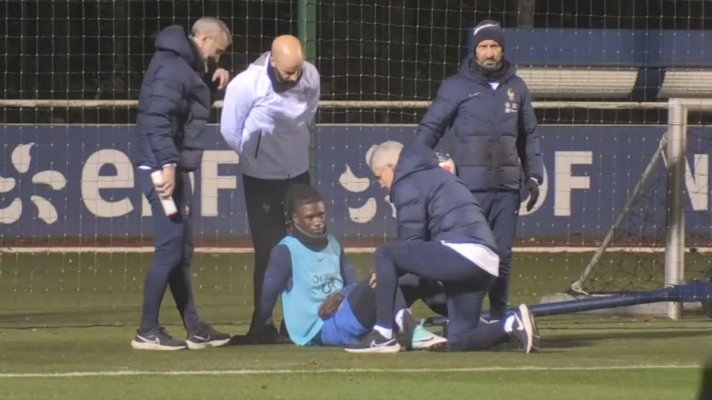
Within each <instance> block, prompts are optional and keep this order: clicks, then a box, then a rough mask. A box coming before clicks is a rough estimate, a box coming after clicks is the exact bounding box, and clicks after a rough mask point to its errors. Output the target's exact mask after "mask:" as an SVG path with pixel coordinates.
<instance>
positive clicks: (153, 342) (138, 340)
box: [131, 326, 187, 351]
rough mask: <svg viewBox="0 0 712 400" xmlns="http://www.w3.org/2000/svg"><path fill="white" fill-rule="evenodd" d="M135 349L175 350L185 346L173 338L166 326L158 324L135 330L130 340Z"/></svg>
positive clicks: (182, 342)
mask: <svg viewBox="0 0 712 400" xmlns="http://www.w3.org/2000/svg"><path fill="white" fill-rule="evenodd" d="M131 347H132V348H134V349H135V350H159V351H176V350H183V349H185V348H186V347H187V345H186V343H185V342H184V341H182V340H177V339H173V337H172V336H171V335H169V334H168V332H166V328H164V327H162V326H159V327H156V328H153V329H149V330H141V329H139V330H137V331H136V337H135V338H134V340H133V341H132V342H131Z"/></svg>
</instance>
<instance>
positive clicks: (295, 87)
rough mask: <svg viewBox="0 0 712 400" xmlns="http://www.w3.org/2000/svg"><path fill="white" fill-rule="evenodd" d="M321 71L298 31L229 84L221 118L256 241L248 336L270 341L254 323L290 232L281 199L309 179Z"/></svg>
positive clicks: (280, 40) (278, 41)
mask: <svg viewBox="0 0 712 400" xmlns="http://www.w3.org/2000/svg"><path fill="white" fill-rule="evenodd" d="M319 92H320V77H319V72H318V71H317V69H316V67H314V65H312V64H311V63H309V62H307V61H305V60H304V52H303V50H302V45H301V43H300V42H299V39H297V38H296V37H294V36H291V35H284V36H279V37H277V38H276V39H274V41H273V42H272V48H271V50H270V51H269V52H267V53H264V54H263V55H262V56H260V57H259V58H258V59H257V61H255V62H254V63H252V64H251V65H250V66H249V67H248V68H247V69H246V70H245V71H243V72H242V73H240V74H239V75H237V76H236V77H235V79H233V80H232V81H231V82H230V84H229V85H228V87H227V90H226V93H225V100H224V105H223V110H222V116H221V120H220V132H221V133H222V136H223V138H225V141H226V142H227V144H228V145H230V147H231V148H232V149H234V150H235V151H236V152H237V154H238V155H239V157H240V165H241V167H242V174H243V175H242V176H243V182H244V190H245V205H246V206H247V221H248V224H249V226H250V234H251V236H252V243H253V246H254V249H255V269H254V276H253V285H254V286H253V287H254V299H253V301H254V303H253V304H254V313H253V316H252V323H251V324H250V330H249V333H248V338H250V339H251V340H252V341H255V342H269V341H271V340H272V339H273V337H267V336H266V335H267V333H270V332H271V333H272V334H274V335H275V336H274V337H276V329H275V328H274V325H273V323H272V321H271V319H270V320H269V321H268V324H269V325H270V326H269V327H262V326H255V325H256V324H258V323H257V316H258V315H260V310H259V309H258V308H259V306H260V299H261V288H262V283H263V280H264V275H265V271H266V269H267V263H268V262H269V255H270V252H271V251H272V248H273V247H274V246H276V245H277V243H279V241H280V240H282V238H284V237H285V236H286V234H287V229H286V225H285V223H284V207H283V205H282V201H283V200H284V196H285V195H286V193H287V189H288V188H289V186H290V185H292V184H295V183H301V184H307V185H308V184H309V183H310V176H309V144H310V134H311V132H310V125H311V123H312V121H313V120H314V117H315V115H316V111H317V108H318V106H319V94H320V93H319Z"/></svg>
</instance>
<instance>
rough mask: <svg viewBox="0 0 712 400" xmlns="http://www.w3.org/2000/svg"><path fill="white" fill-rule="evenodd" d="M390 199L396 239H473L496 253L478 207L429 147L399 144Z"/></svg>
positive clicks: (467, 191) (489, 231)
mask: <svg viewBox="0 0 712 400" xmlns="http://www.w3.org/2000/svg"><path fill="white" fill-rule="evenodd" d="M390 196H391V201H392V202H393V205H394V206H395V208H396V218H397V220H398V240H423V241H441V240H442V241H446V242H450V243H477V244H481V245H484V246H487V247H489V248H490V249H491V250H492V251H494V252H495V253H497V245H496V243H495V240H494V235H493V234H492V231H491V230H490V228H489V225H488V224H487V220H486V219H485V216H484V214H483V213H482V209H481V208H480V206H479V204H477V200H475V196H473V195H472V194H471V193H470V191H469V190H468V188H467V186H465V185H464V184H463V183H462V181H460V180H459V179H458V178H457V177H456V176H455V175H453V174H451V173H449V172H447V171H445V170H444V169H443V168H441V167H440V165H439V163H438V156H437V155H436V154H435V152H434V151H433V150H431V149H430V148H428V147H426V146H423V145H421V144H418V143H411V144H409V145H408V146H406V147H405V148H403V150H402V152H401V154H400V158H399V160H398V165H396V169H395V179H394V181H393V186H392V187H391V193H390Z"/></svg>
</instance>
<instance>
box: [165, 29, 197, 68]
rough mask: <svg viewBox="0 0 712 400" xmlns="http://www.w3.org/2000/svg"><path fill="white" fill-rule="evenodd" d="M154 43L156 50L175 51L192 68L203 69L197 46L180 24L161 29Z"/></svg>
mask: <svg viewBox="0 0 712 400" xmlns="http://www.w3.org/2000/svg"><path fill="white" fill-rule="evenodd" d="M155 43H156V50H158V51H169V52H171V53H175V54H177V55H178V56H179V57H180V58H182V59H183V60H185V61H186V62H187V63H188V64H189V65H190V66H191V67H192V68H193V69H194V70H196V71H198V72H204V71H205V66H204V61H203V56H202V55H200V52H199V51H198V47H197V46H196V45H195V43H194V42H193V40H192V39H190V38H189V37H188V35H187V34H186V32H185V29H183V27H182V26H180V25H174V26H169V27H168V28H166V29H164V30H162V31H161V33H159V34H158V36H157V37H156V42H155Z"/></svg>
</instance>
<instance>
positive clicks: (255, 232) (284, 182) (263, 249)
mask: <svg viewBox="0 0 712 400" xmlns="http://www.w3.org/2000/svg"><path fill="white" fill-rule="evenodd" d="M242 179H243V182H244V188H245V206H246V208H247V223H248V225H249V227H250V236H251V237H252V245H253V247H254V249H255V269H254V272H253V276H252V278H253V279H252V280H253V288H254V293H253V304H254V311H253V313H252V322H251V323H250V333H252V332H259V331H260V330H261V328H262V327H256V326H255V323H256V321H255V319H256V318H257V316H258V315H259V312H260V310H259V309H258V307H259V306H260V298H261V296H262V282H263V281H264V278H265V271H266V270H267V263H268V262H269V254H270V252H271V251H272V248H273V247H274V246H276V245H277V243H279V241H280V240H282V239H283V238H284V237H285V236H286V235H287V221H286V217H285V215H284V206H283V202H284V196H285V195H286V194H287V189H289V186H291V185H294V184H305V185H308V184H309V183H310V177H309V172H305V173H303V174H301V175H298V176H295V177H294V178H289V179H260V178H255V177H252V176H247V175H243V176H242Z"/></svg>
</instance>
